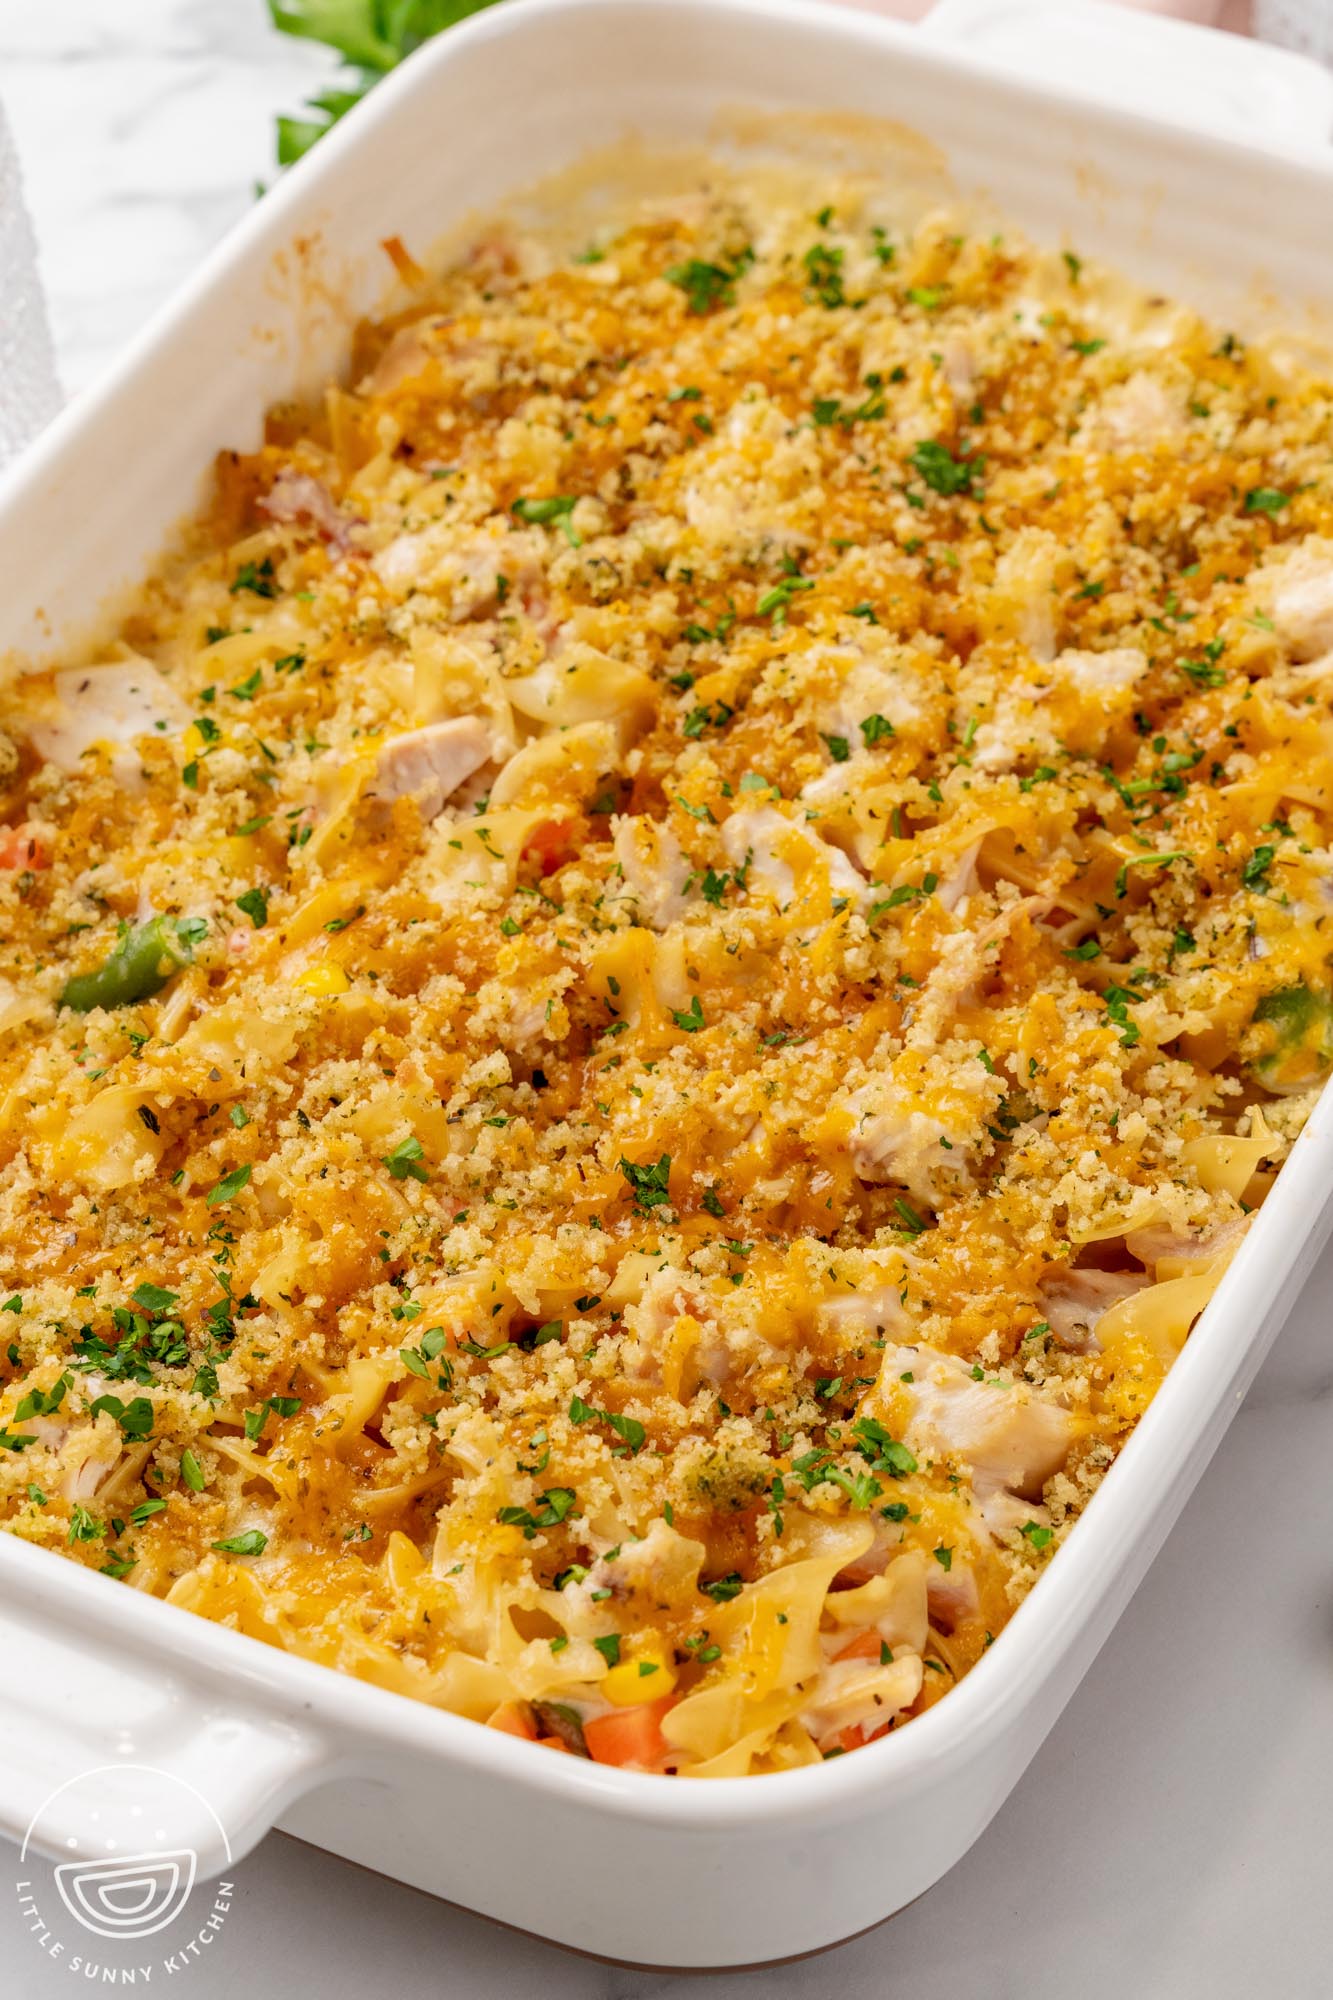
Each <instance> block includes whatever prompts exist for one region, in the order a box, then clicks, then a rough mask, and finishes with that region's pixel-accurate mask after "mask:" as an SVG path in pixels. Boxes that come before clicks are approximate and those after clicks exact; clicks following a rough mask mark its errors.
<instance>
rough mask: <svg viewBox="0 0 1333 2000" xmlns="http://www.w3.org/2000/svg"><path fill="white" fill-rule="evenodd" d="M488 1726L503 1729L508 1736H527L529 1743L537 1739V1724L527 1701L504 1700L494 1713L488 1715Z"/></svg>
mask: <svg viewBox="0 0 1333 2000" xmlns="http://www.w3.org/2000/svg"><path fill="white" fill-rule="evenodd" d="M486 1727H487V1728H488V1729H502V1730H503V1731H504V1733H505V1735H506V1736H522V1737H525V1738H526V1739H527V1741H528V1742H529V1743H535V1742H536V1741H537V1725H536V1723H535V1722H534V1721H533V1719H532V1710H531V1709H530V1708H529V1707H528V1704H527V1703H526V1702H525V1701H502V1702H501V1703H500V1706H499V1707H498V1708H497V1709H496V1711H495V1713H494V1715H488V1716H487V1718H486Z"/></svg>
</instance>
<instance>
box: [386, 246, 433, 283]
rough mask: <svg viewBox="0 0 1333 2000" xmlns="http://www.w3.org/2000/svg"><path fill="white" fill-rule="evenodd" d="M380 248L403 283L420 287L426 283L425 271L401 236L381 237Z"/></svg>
mask: <svg viewBox="0 0 1333 2000" xmlns="http://www.w3.org/2000/svg"><path fill="white" fill-rule="evenodd" d="M380 248H381V250H383V252H384V254H385V256H386V257H387V258H388V260H389V262H390V263H391V264H392V265H393V268H394V270H395V271H396V272H397V273H398V275H399V277H400V278H401V279H402V281H403V283H404V284H405V285H412V286H414V287H420V286H422V285H424V284H425V283H426V273H425V272H424V271H423V270H422V268H421V266H420V264H418V262H417V260H416V258H415V257H414V256H413V255H412V252H411V251H410V250H409V249H407V247H406V246H405V244H404V243H403V239H402V237H401V236H385V237H383V238H382V239H381V241H380Z"/></svg>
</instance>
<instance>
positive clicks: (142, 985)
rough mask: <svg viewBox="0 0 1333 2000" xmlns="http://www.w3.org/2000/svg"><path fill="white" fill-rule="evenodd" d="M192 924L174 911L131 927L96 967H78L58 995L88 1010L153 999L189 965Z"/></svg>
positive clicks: (64, 1003)
mask: <svg viewBox="0 0 1333 2000" xmlns="http://www.w3.org/2000/svg"><path fill="white" fill-rule="evenodd" d="M193 928H194V926H192V925H189V924H182V923H179V922H177V921H176V920H175V919H174V918H171V917H150V918H149V920H148V922H147V923H146V924H136V926H135V927H134V929H133V930H131V931H127V932H126V933H125V935H124V937H123V938H122V939H121V940H120V943H119V944H118V945H117V946H116V948H115V950H114V951H113V952H112V953H111V956H110V957H109V958H106V959H104V960H103V961H102V963H101V965H99V966H98V967H97V968H96V970H95V971H93V972H80V973H78V974H76V975H75V977H74V978H73V979H71V980H70V981H69V982H68V984H67V985H66V987H65V990H64V992H63V993H62V994H61V996H60V1005H61V1006H62V1007H71V1008H73V1010H74V1012H75V1013H76V1014H86V1013H87V1012H88V1011H89V1009H90V1008H93V1007H128V1006H130V1005H131V1004H132V1003H133V1002H134V1001H136V1000H149V999H151V998H152V996H153V994H154V993H160V992H161V991H162V988H163V987H164V986H165V985H166V984H167V982H168V980H170V979H174V977H175V976H176V974H177V973H178V972H179V971H180V969H181V967H182V966H185V965H189V964H190V963H191V962H192V960H193V958H194V952H193V950H192V949H191V937H190V932H191V931H192V930H193Z"/></svg>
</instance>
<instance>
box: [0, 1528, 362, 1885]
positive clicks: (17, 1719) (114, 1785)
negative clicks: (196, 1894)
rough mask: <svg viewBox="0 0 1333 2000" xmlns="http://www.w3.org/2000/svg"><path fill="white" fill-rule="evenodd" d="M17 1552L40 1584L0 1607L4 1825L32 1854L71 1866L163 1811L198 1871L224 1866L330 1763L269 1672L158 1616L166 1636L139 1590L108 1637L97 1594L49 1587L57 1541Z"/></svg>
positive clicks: (158, 1824) (176, 1843) (19, 1563)
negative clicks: (236, 1669) (237, 1667)
mask: <svg viewBox="0 0 1333 2000" xmlns="http://www.w3.org/2000/svg"><path fill="white" fill-rule="evenodd" d="M6 1540H8V1538H6ZM5 1555H6V1557H7V1558H8V1560H7V1562H6V1565H5V1567H6V1569H8V1568H9V1567H10V1565H11V1563H14V1564H15V1566H16V1567H17V1568H19V1569H26V1568H28V1567H29V1564H31V1563H32V1559H33V1558H35V1559H36V1561H35V1564H33V1566H32V1570H31V1583H32V1585H33V1586H35V1587H33V1588H31V1589H27V1590H22V1591H21V1593H20V1592H15V1591H14V1590H13V1589H12V1585H8V1584H7V1586H6V1592H5V1598H6V1601H5V1603H4V1607H3V1611H0V1657H2V1658H3V1661H4V1700H3V1702H0V1774H2V1776H0V1834H2V1835H5V1836H7V1837H8V1838H10V1839H11V1840H14V1841H17V1842H18V1843H19V1844H20V1846H21V1847H23V1848H24V1851H25V1852H27V1853H31V1852H33V1851H35V1852H37V1853H39V1854H44V1855H46V1856H48V1857H49V1858H51V1859H54V1860H58V1861H64V1862H68V1861H69V1860H70V1857H71V1856H74V1857H75V1858H76V1860H77V1859H81V1858H84V1857H91V1856H93V1855H95V1854H97V1853H100V1852H105V1850H106V1849H107V1848H108V1846H113V1845H118V1846H119V1848H120V1851H122V1852H124V1851H127V1849H126V1843H127V1842H128V1844H129V1846H131V1847H132V1846H133V1835H134V1831H135V1829H136V1828H137V1827H140V1826H141V1825H142V1824H143V1823H145V1822H146V1821H151V1823H152V1827H153V1830H154V1832H155V1833H159V1834H160V1835H162V1837H163V1838H164V1840H165V1843H166V1845H167V1846H169V1847H170V1849H171V1850H172V1851H173V1852H175V1853H180V1852H188V1853H189V1854H190V1855H191V1856H192V1857H193V1867H192V1870H191V1874H192V1877H193V1878H195V1879H198V1880H201V1881H209V1880H213V1879H216V1878H218V1877H225V1876H226V1875H227V1874H228V1872H229V1870H230V1869H232V1868H233V1867H234V1866H235V1864H236V1863H237V1862H238V1861H239V1860H241V1859H242V1858H243V1857H244V1856H245V1855H246V1854H247V1853H248V1852H249V1851H250V1849H251V1848H252V1847H254V1846H255V1845H256V1843H257V1842H258V1841H260V1840H261V1839H262V1838H263V1836H264V1835H265V1834H266V1833H267V1832H268V1831H269V1830H270V1828H271V1827H272V1825H273V1823H274V1821H275V1820H276V1819H277V1818H278V1816H279V1814H281V1813H282V1812H283V1811H284V1810H285V1809H286V1808H287V1806H288V1805H290V1803H291V1802H292V1801H293V1800H294V1799H296V1798H298V1797H299V1796H301V1794H302V1793H304V1792H307V1791H309V1790H311V1789H312V1788H313V1787H314V1786H315V1785H316V1784H318V1783H321V1782H323V1781H324V1780H325V1779H326V1778H327V1777H328V1776H329V1775H330V1770H331V1767H332V1761H333V1760H332V1759H331V1757H330V1750H329V1745H328V1744H327V1743H326V1742H325V1741H324V1740H323V1738H322V1737H321V1736H320V1734H319V1732H318V1731H317V1730H316V1729H315V1728H313V1727H312V1726H311V1724H310V1722H309V1719H308V1717H307V1716H305V1715H304V1714H300V1715H296V1716H293V1717H291V1718H290V1719H289V1718H286V1717H284V1716H283V1715H282V1714H281V1713H280V1712H279V1711H278V1710H277V1709H276V1707H275V1704H274V1702H273V1700H272V1697H271V1695H270V1694H268V1693H267V1691H266V1690H265V1687H264V1684H263V1682H262V1680H260V1679H259V1677H258V1675H253V1676H250V1677H243V1676H237V1675H235V1674H227V1673H223V1672H219V1671H218V1669H217V1667H216V1666H215V1667H214V1668H213V1669H212V1670H209V1669H208V1668H206V1667H201V1664H200V1663H198V1662H189V1663H187V1660H186V1657H185V1653H184V1650H183V1649H181V1650H180V1651H177V1650H176V1649H175V1648H173V1647H171V1646H169V1645H168V1646H162V1645H160V1644H158V1643H157V1639H159V1638H161V1637H162V1636H163V1635H162V1633H161V1628H160V1624H159V1626H158V1630H157V1635H156V1638H155V1636H154V1634H153V1631H152V1629H151V1621H147V1620H141V1619H140V1618H139V1616H138V1615H137V1614H138V1613H139V1612H140V1611H150V1612H156V1613H157V1614H159V1619H160V1616H161V1613H162V1611H163V1609H164V1607H163V1606H161V1605H160V1604H158V1603H156V1602H148V1601H145V1602H143V1603H142V1604H141V1603H139V1602H138V1601H137V1597H136V1598H132V1599H131V1601H130V1602H129V1603H128V1604H127V1605H126V1606H125V1611H126V1612H127V1613H129V1614H131V1615H129V1616H128V1617H125V1618H124V1622H123V1624H122V1625H121V1630H120V1631H119V1632H118V1634H117V1643H116V1645H115V1647H114V1648H110V1647H98V1646H96V1644H95V1641H94V1640H93V1639H92V1637H91V1636H90V1632H91V1630H94V1629H95V1626H96V1619H95V1616H92V1615H85V1614H91V1613H92V1612H93V1606H92V1605H83V1606H80V1605H79V1604H78V1603H77V1602H71V1601H70V1600H69V1599H68V1597H67V1593H66V1592H65V1591H64V1590H62V1589H61V1588H60V1582H62V1581H63V1579H60V1580H52V1581H54V1582H55V1586H56V1587H55V1588H54V1589H50V1590H48V1589H46V1588H44V1586H45V1584H46V1583H47V1581H48V1575H49V1572H48V1566H49V1565H50V1564H51V1561H52V1559H51V1557H50V1555H49V1554H48V1553H47V1552H46V1551H45V1550H36V1549H31V1548H25V1547H23V1546H22V1545H20V1546H18V1547H14V1548H7V1549H6V1550H5ZM72 1580H73V1582H74V1583H75V1584H76V1586H83V1587H84V1588H85V1589H86V1587H87V1586H88V1585H89V1584H92V1585H93V1587H94V1589H96V1588H97V1587H98V1584H97V1580H96V1579H93V1578H89V1577H87V1576H85V1575H82V1574H81V1573H78V1572H73V1573H72ZM102 1587H104V1586H102ZM167 1615H168V1617H170V1616H172V1615H173V1614H171V1613H170V1612H168V1613H167ZM175 1615H176V1616H179V1617H185V1616H186V1615H187V1614H185V1613H178V1614H175ZM117 1622H118V1624H120V1623H121V1621H120V1620H118V1621H117ZM127 1628H128V1629H127ZM247 1679H251V1680H253V1686H247ZM142 1844H143V1843H142V1842H141V1843H140V1845H141V1846H142ZM63 1893H64V1892H63V1890H62V1894H63Z"/></svg>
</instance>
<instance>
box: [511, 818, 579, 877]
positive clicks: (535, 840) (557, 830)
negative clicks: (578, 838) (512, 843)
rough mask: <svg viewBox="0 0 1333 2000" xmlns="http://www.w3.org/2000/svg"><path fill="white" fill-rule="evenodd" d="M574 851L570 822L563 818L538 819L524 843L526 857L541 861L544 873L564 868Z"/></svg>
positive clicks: (551, 872) (547, 873) (548, 873)
mask: <svg viewBox="0 0 1333 2000" xmlns="http://www.w3.org/2000/svg"><path fill="white" fill-rule="evenodd" d="M573 852H574V845H573V842H572V840H571V838H570V828H569V823H568V821H567V820H563V819H542V820H538V822H537V824H536V826H534V827H533V829H532V832H531V833H530V834H529V835H528V837H527V839H526V840H525V841H524V843H523V853H524V857H525V858H528V857H530V858H531V859H532V860H534V861H538V862H540V864H541V871H542V874H543V875H553V874H554V873H555V871H556V869H557V868H563V867H564V865H565V863H566V862H567V861H568V860H569V859H570V858H571V856H572V855H573Z"/></svg>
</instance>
